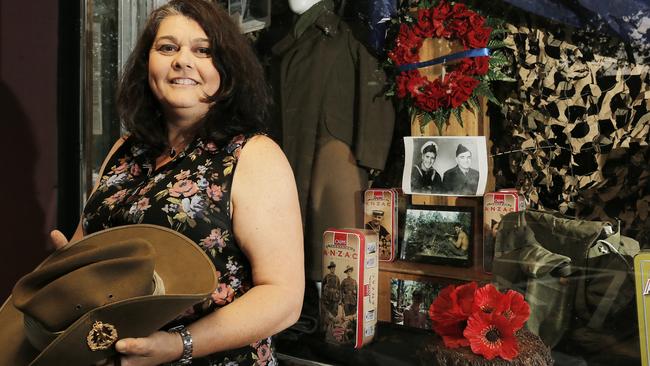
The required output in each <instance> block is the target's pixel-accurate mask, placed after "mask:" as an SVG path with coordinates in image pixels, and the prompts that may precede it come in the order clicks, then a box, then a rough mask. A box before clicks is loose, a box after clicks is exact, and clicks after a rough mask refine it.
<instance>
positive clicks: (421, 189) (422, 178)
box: [411, 141, 442, 193]
mask: <svg viewBox="0 0 650 366" xmlns="http://www.w3.org/2000/svg"><path fill="white" fill-rule="evenodd" d="M420 154H421V157H420V164H419V165H414V166H413V169H412V170H411V190H412V191H413V192H416V193H441V192H442V178H441V177H440V174H439V173H438V172H437V171H436V169H435V168H434V167H433V163H435V162H436V157H437V156H438V145H437V144H436V143H435V142H433V141H427V142H425V143H424V144H423V145H422V147H421V148H420Z"/></svg>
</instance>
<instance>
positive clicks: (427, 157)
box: [422, 151, 436, 170]
mask: <svg viewBox="0 0 650 366" xmlns="http://www.w3.org/2000/svg"><path fill="white" fill-rule="evenodd" d="M435 161H436V154H434V153H432V152H431V151H428V152H426V153H424V154H422V167H423V168H424V169H425V170H429V169H431V168H432V167H433V163H434V162H435Z"/></svg>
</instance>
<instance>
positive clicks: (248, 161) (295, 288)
mask: <svg viewBox="0 0 650 366" xmlns="http://www.w3.org/2000/svg"><path fill="white" fill-rule="evenodd" d="M234 174H235V175H234V178H233V184H232V192H231V198H232V215H233V226H234V227H233V231H234V233H235V237H236V239H237V241H238V243H239V245H240V247H241V248H242V250H243V251H244V253H245V254H246V256H247V257H248V259H249V261H250V263H251V266H252V274H253V287H252V288H251V289H250V290H249V291H248V292H247V293H245V294H244V295H242V296H241V297H240V298H238V299H236V300H235V301H234V302H232V303H230V304H228V305H226V306H224V307H222V308H219V309H217V310H216V311H214V312H213V313H211V314H208V315H206V316H205V317H203V318H201V319H199V320H197V321H196V322H194V323H192V324H190V325H189V326H188V327H187V328H188V329H189V331H190V333H191V334H192V339H193V355H194V357H202V356H205V355H208V354H211V353H215V352H219V351H223V350H227V349H233V348H238V347H242V346H245V345H249V344H251V343H254V342H256V341H258V340H260V339H263V338H266V337H269V336H271V335H273V334H276V333H278V332H279V331H281V330H283V329H285V328H287V327H289V326H291V325H292V324H294V323H295V322H296V321H297V319H298V317H299V316H300V310H301V307H302V299H303V294H304V285H305V279H304V264H303V263H304V259H303V234H302V221H301V216H300V208H299V204H298V195H297V191H296V184H295V180H294V178H293V173H292V171H291V168H290V166H289V164H288V162H287V160H286V158H285V156H284V154H283V153H282V151H281V150H280V148H279V147H278V146H277V145H276V144H275V143H274V142H273V141H272V140H271V139H269V138H268V137H266V136H256V137H254V138H252V139H251V140H250V141H248V143H247V144H246V145H245V146H244V148H243V149H242V152H241V155H240V157H239V162H238V165H237V169H235V173H234ZM116 347H117V349H118V351H120V352H122V353H126V354H130V355H131V356H128V357H124V358H122V366H131V365H156V364H159V363H162V362H169V361H174V360H177V359H178V358H180V356H181V353H182V342H181V340H180V337H179V336H178V335H176V334H171V335H168V334H166V333H165V332H156V333H154V334H152V335H151V336H149V337H146V338H136V339H133V338H132V339H126V340H121V341H119V342H118V343H117V344H116Z"/></svg>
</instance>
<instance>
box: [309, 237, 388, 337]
mask: <svg viewBox="0 0 650 366" xmlns="http://www.w3.org/2000/svg"><path fill="white" fill-rule="evenodd" d="M378 276H379V266H378V257H377V234H376V233H375V232H374V231H372V230H361V229H328V230H326V231H325V232H324V233H323V282H322V285H321V326H322V330H323V331H324V332H325V340H326V341H328V342H331V343H336V344H349V345H354V348H361V347H362V346H363V345H365V344H367V343H369V342H370V341H371V340H372V338H373V337H374V335H375V328H376V325H377V298H378V293H377V283H378Z"/></svg>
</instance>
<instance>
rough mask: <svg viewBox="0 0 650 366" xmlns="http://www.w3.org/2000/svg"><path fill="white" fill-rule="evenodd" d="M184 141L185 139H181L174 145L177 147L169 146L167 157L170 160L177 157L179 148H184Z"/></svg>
mask: <svg viewBox="0 0 650 366" xmlns="http://www.w3.org/2000/svg"><path fill="white" fill-rule="evenodd" d="M185 140H186V138H185V137H183V139H181V141H180V143H179V144H177V145H176V146H177V147H174V146H169V157H170V158H172V159H173V158H174V157H176V155H178V151H179V150H181V147H184V146H185Z"/></svg>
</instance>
